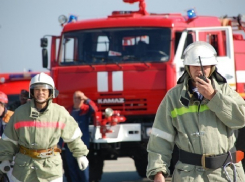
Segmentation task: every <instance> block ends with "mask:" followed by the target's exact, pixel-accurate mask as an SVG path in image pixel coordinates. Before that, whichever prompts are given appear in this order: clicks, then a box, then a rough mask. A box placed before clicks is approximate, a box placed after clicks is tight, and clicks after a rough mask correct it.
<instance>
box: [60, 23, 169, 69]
mask: <svg viewBox="0 0 245 182" xmlns="http://www.w3.org/2000/svg"><path fill="white" fill-rule="evenodd" d="M62 41H63V50H62V51H61V52H62V58H60V60H62V62H61V65H62V64H65V65H72V64H108V63H115V62H116V63H130V62H132V63H133V62H163V61H168V60H169V54H170V44H171V30H170V28H151V27H149V28H142V27H135V28H134V27H132V28H110V29H93V30H80V31H74V32H69V33H65V34H64V39H63V40H62Z"/></svg>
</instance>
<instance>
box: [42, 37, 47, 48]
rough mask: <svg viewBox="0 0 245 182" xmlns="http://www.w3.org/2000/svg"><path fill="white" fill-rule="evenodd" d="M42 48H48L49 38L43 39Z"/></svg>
mask: <svg viewBox="0 0 245 182" xmlns="http://www.w3.org/2000/svg"><path fill="white" fill-rule="evenodd" d="M41 47H42V48H46V47H48V39H47V38H41Z"/></svg>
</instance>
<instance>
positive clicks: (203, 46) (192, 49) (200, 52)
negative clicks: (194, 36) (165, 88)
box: [184, 41, 218, 66]
mask: <svg viewBox="0 0 245 182" xmlns="http://www.w3.org/2000/svg"><path fill="white" fill-rule="evenodd" d="M199 56H200V59H201V61H202V65H203V66H208V65H217V64H218V61H217V58H216V57H217V52H216V50H215V49H214V47H213V46H212V45H210V44H209V43H207V42H203V41H196V42H194V43H191V44H190V45H188V46H187V48H186V49H185V51H184V66H188V65H189V66H200V61H199Z"/></svg>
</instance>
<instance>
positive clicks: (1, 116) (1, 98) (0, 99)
mask: <svg viewBox="0 0 245 182" xmlns="http://www.w3.org/2000/svg"><path fill="white" fill-rule="evenodd" d="M7 104H8V97H7V95H6V94H5V93H3V92H1V91H0V139H1V138H2V134H3V131H4V129H5V127H6V125H7V123H8V122H9V119H10V117H11V116H12V115H13V114H14V112H13V111H10V110H7ZM6 172H7V176H6V175H1V177H0V181H1V182H12V180H11V179H10V177H11V173H12V168H10V170H9V171H6Z"/></svg>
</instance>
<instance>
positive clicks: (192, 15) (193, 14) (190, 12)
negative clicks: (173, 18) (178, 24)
mask: <svg viewBox="0 0 245 182" xmlns="http://www.w3.org/2000/svg"><path fill="white" fill-rule="evenodd" d="M187 17H188V19H193V18H196V17H197V15H196V12H195V10H194V9H189V10H188V11H187Z"/></svg>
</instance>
